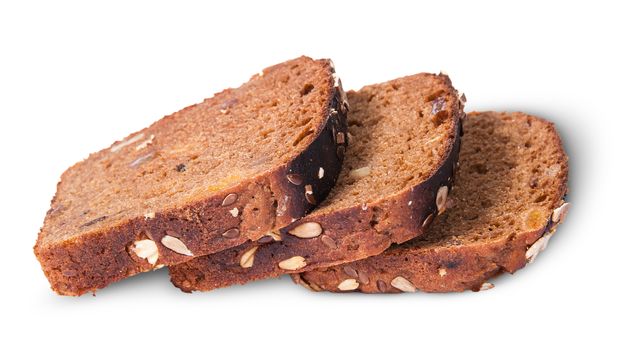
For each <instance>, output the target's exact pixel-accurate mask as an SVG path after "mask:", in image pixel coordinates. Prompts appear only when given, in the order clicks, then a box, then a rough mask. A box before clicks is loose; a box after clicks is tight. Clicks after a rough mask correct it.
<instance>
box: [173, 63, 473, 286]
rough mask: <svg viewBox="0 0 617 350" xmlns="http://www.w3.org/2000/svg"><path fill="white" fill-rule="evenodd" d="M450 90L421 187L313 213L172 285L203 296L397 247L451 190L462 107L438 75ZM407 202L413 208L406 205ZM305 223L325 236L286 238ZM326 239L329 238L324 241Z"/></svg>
mask: <svg viewBox="0 0 617 350" xmlns="http://www.w3.org/2000/svg"><path fill="white" fill-rule="evenodd" d="M437 78H438V79H442V80H443V81H444V82H446V84H447V86H449V89H450V90H449V91H447V92H446V93H447V94H452V96H454V99H455V100H456V101H458V102H457V103H455V104H453V109H452V110H451V111H450V118H454V120H455V123H453V128H452V130H451V131H450V133H451V135H452V136H453V137H452V138H450V139H449V141H448V142H449V144H448V147H447V152H446V153H445V154H444V156H443V158H442V159H441V161H440V162H439V163H438V166H436V167H435V170H434V172H433V173H432V174H431V175H430V176H429V177H428V178H427V179H426V180H425V181H423V182H421V183H420V184H418V185H416V186H415V187H413V188H409V189H408V190H406V191H404V192H402V193H399V194H398V195H395V196H392V197H388V198H384V199H382V200H381V201H378V202H375V203H372V204H368V205H363V204H362V203H358V204H357V205H356V206H353V207H350V208H346V209H343V210H338V211H336V212H332V213H323V214H319V215H318V214H312V215H311V216H310V217H308V218H305V219H301V220H298V221H296V222H295V223H293V224H291V225H289V226H287V227H285V228H282V229H281V230H280V234H281V238H282V241H280V242H267V243H266V244H260V243H259V242H247V243H245V244H243V245H241V246H238V247H234V248H231V249H227V250H225V251H222V252H219V253H216V254H211V255H208V256H202V257H199V258H196V259H193V260H191V261H189V262H187V263H184V264H180V265H176V266H172V267H170V269H169V272H170V276H171V282H172V283H173V284H174V285H175V286H176V287H178V288H180V289H182V290H183V291H185V292H191V291H196V290H199V291H207V290H211V289H215V288H221V287H226V286H230V285H233V284H245V283H247V282H250V281H254V280H259V279H265V278H271V277H275V276H279V275H282V274H285V273H290V272H292V271H290V270H286V269H282V268H281V267H280V266H279V265H278V264H279V263H280V262H281V261H284V260H286V259H289V258H291V257H303V258H304V262H305V263H306V266H305V267H300V268H298V269H295V270H293V271H295V272H301V271H307V270H311V269H315V268H320V267H326V266H331V265H336V264H341V263H344V262H349V261H354V260H358V259H362V258H365V257H369V256H373V255H376V254H379V253H381V252H383V251H384V250H385V249H387V248H388V247H389V246H390V245H391V244H392V243H402V242H404V241H407V240H409V239H411V238H413V237H416V236H418V235H419V234H421V233H422V232H423V230H424V229H425V228H426V227H427V226H428V225H429V224H430V221H431V219H427V218H429V217H431V218H432V217H434V216H435V215H437V206H436V193H437V191H438V189H439V188H440V187H442V186H447V187H448V188H451V185H452V181H453V173H454V168H455V167H456V165H457V160H458V154H459V149H460V136H461V135H462V126H461V123H460V120H461V119H462V118H463V117H464V112H463V103H462V101H460V100H458V95H457V92H456V90H454V88H453V87H452V85H451V82H450V80H449V78H448V77H447V76H445V75H439V76H438V77H437ZM410 203H413V205H411V206H410ZM306 222H317V223H319V224H320V225H321V227H322V228H323V231H324V233H323V234H322V235H321V237H320V238H321V239H320V238H314V239H303V238H298V237H296V236H294V235H292V234H289V231H290V230H293V229H294V228H296V227H298V226H299V225H302V224H304V223H306ZM324 236H325V237H329V239H327V238H326V239H327V241H326V240H324ZM256 247H257V250H256V251H255V254H254V262H253V265H252V266H251V267H250V268H243V267H242V266H240V264H239V261H240V260H241V257H242V256H243V254H244V253H245V252H248V251H250V250H251V249H254V248H256Z"/></svg>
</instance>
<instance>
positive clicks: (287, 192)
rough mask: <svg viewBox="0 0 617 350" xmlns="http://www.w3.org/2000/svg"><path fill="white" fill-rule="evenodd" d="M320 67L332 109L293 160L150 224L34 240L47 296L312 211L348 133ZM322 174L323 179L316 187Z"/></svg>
mask: <svg viewBox="0 0 617 350" xmlns="http://www.w3.org/2000/svg"><path fill="white" fill-rule="evenodd" d="M302 59H305V58H302ZM318 62H319V63H320V64H321V65H323V66H324V69H329V70H331V72H332V80H331V89H330V93H329V97H328V100H329V101H330V102H329V104H328V105H327V106H324V108H323V112H322V115H323V120H322V121H321V122H320V124H319V127H318V128H317V130H316V132H315V133H314V134H313V135H312V138H313V140H312V141H311V142H310V144H309V145H308V147H307V148H306V149H305V150H303V151H302V152H301V153H300V154H299V155H298V156H297V157H296V158H295V159H293V160H292V161H290V162H289V163H287V164H284V165H282V166H279V167H277V168H275V169H272V170H270V171H268V172H266V173H264V174H261V175H260V176H258V177H255V178H251V179H245V180H244V181H242V182H241V183H239V184H238V185H236V186H234V187H232V188H228V189H225V190H224V191H223V192H220V193H217V194H216V195H214V196H212V197H210V198H207V199H205V200H202V201H197V202H194V203H188V204H187V205H186V206H184V207H182V208H177V209H172V210H168V211H164V212H157V213H155V217H153V218H143V217H141V218H135V219H133V220H129V221H128V222H124V223H122V224H121V225H118V226H116V227H104V228H102V229H100V230H98V231H95V232H94V233H92V234H89V235H87V236H84V235H82V236H79V237H78V238H77V239H74V240H71V241H63V242H60V243H58V244H53V245H43V244H41V239H40V238H39V240H37V244H36V245H35V247H34V252H35V254H36V256H37V258H38V259H39V261H40V263H41V266H42V268H43V271H44V272H45V275H46V276H47V278H48V280H49V281H50V283H51V287H52V289H53V290H54V291H56V292H57V293H58V294H61V295H81V294H85V293H88V292H94V291H95V290H97V289H100V288H103V287H105V286H107V285H109V284H110V283H112V282H116V281H118V280H121V279H123V278H126V277H129V276H132V275H135V274H137V273H140V272H144V271H149V270H152V269H154V268H157V267H160V266H162V265H174V264H178V263H181V262H184V261H187V260H189V259H191V258H192V257H193V256H199V255H204V254H211V253H214V252H218V251H221V250H224V249H227V248H230V247H233V246H237V245H239V244H242V243H243V242H245V241H247V240H257V239H259V238H261V237H262V236H263V235H264V233H266V232H267V231H269V230H271V229H276V228H279V227H281V226H285V225H287V224H289V223H291V222H293V220H295V219H297V218H300V217H303V216H305V215H306V214H307V213H308V212H309V211H311V210H312V209H313V208H315V206H316V204H318V203H319V202H321V201H322V200H323V199H324V198H325V197H326V196H327V194H328V192H329V191H330V189H331V188H332V187H333V186H334V184H335V183H336V180H337V177H338V174H339V172H340V170H341V163H342V160H343V157H344V151H345V147H346V143H344V144H340V143H337V142H336V139H334V138H333V136H332V135H333V134H334V135H336V133H337V132H346V131H347V124H346V114H347V109H348V105H347V101H346V96H345V92H344V91H343V90H342V87H341V84H340V80H338V78H337V77H336V75H335V74H334V67H333V65H332V62H331V61H330V60H319V61H318ZM283 64H285V63H283ZM275 67H276V66H275ZM270 69H272V68H270ZM223 93H225V92H223ZM206 102H207V100H206ZM188 108H191V107H188ZM179 113H182V111H181V112H179ZM319 167H322V168H324V169H325V171H324V176H323V178H321V179H319V180H318V179H317V173H318V169H319ZM290 174H297V175H301V176H303V177H304V178H305V183H303V185H302V186H298V185H294V184H293V183H291V182H290V180H289V178H288V175H290ZM305 184H310V185H311V186H312V194H310V193H309V194H307V193H306V192H307V191H306V188H305ZM230 194H232V195H234V194H235V195H237V199H236V200H235V201H234V202H233V205H231V206H224V205H222V204H223V202H224V200H225V199H226V198H227V196H229V195H230ZM311 195H312V196H311ZM55 202H56V198H54V200H52V203H51V208H52V209H50V210H49V211H48V213H47V217H50V216H52V215H54V213H55V212H56V211H57V210H58V208H57V206H56V205H55ZM232 208H238V213H237V215H236V216H235V217H231V216H230V213H229V210H230V209H232ZM231 229H238V231H239V232H238V233H236V234H231V235H228V236H232V237H231V238H226V237H225V236H224V233H225V232H228V231H229V230H231ZM166 235H172V236H173V237H176V238H178V239H180V241H181V242H183V243H184V244H185V245H186V247H187V248H188V249H189V250H190V252H191V253H192V254H193V256H190V255H186V254H179V253H176V252H175V251H173V250H171V249H169V248H167V247H166V246H165V245H163V244H162V243H161V240H162V239H163V237H164V236H166ZM141 240H152V241H154V242H155V243H156V247H157V249H158V259H157V260H156V265H154V264H151V263H149V262H148V261H147V259H145V258H141V257H139V256H137V255H136V252H135V250H134V248H135V242H136V241H141Z"/></svg>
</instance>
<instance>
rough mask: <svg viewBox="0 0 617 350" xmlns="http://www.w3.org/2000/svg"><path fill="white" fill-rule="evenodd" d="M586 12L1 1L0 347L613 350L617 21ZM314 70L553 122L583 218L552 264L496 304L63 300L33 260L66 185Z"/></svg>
mask: <svg viewBox="0 0 617 350" xmlns="http://www.w3.org/2000/svg"><path fill="white" fill-rule="evenodd" d="M172 3H173V4H172ZM498 3H499V4H498ZM607 3H609V2H607ZM585 4H586V5H584V6H582V5H578V6H573V5H568V4H566V3H563V2H558V3H556V4H555V5H543V4H541V3H539V2H536V1H534V2H526V1H514V2H512V3H511V4H505V3H501V2H484V3H477V4H473V5H472V4H462V3H460V4H459V3H449V4H448V3H437V2H435V3H434V2H431V1H426V2H423V3H422V4H416V5H411V4H409V5H405V6H402V5H396V4H387V3H385V2H383V1H380V2H375V3H367V4H361V3H359V2H353V3H348V4H346V5H345V4H337V5H332V4H329V3H327V2H320V1H303V2H299V3H297V4H295V5H292V4H288V3H287V2H281V3H279V4H273V3H269V2H265V1H253V2H252V3H251V4H242V3H232V2H230V1H225V4H224V5H222V4H218V5H211V4H206V2H205V1H204V2H203V4H188V3H184V2H179V1H174V2H170V4H166V5H163V4H159V3H157V2H154V1H148V2H144V3H131V4H129V3H128V2H118V3H114V2H110V1H104V2H100V4H98V5H95V4H85V2H83V1H82V2H74V3H69V2H64V1H45V2H43V1H41V2H40V3H32V2H29V1H14V2H13V4H10V3H8V2H4V1H3V2H2V3H1V4H0V118H1V120H0V164H2V165H1V171H0V189H1V194H0V205H1V208H0V228H1V232H0V234H1V237H2V239H1V242H2V244H1V245H0V259H1V261H0V266H1V269H2V270H1V274H2V275H1V278H0V283H1V290H0V293H2V294H1V296H0V303H1V304H0V305H1V307H0V317H1V323H2V325H0V334H1V335H0V348H3V349H10V348H15V347H20V348H23V347H25V346H30V345H32V346H34V347H33V348H35V349H52V348H63V349H69V348H78V347H82V348H86V349H110V348H112V349H113V348H132V349H155V348H162V347H168V348H169V347H173V348H175V349H189V348H210V349H220V348H224V349H226V348H233V349H236V348H244V349H261V348H265V347H266V346H267V347H268V348H272V349H275V348H285V349H303V348H306V349H321V348H323V349H335V348H338V349H347V348H373V349H375V348H377V349H385V348H392V347H396V348H404V349H407V348H410V349H411V348H417V349H427V348H434V347H438V348H439V347H449V348H452V347H456V348H525V349H527V348H539V347H540V346H550V348H554V347H557V346H562V347H563V346H576V347H582V346H586V347H590V348H609V347H611V348H613V349H615V346H617V344H616V343H617V342H616V340H615V335H614V332H615V326H616V321H615V315H616V314H617V308H616V302H615V294H614V293H615V286H616V283H615V276H616V273H615V261H616V259H615V254H616V252H615V247H616V246H617V241H616V239H615V237H616V236H617V232H616V229H615V214H614V210H615V207H616V206H615V204H614V203H613V201H614V198H615V194H616V193H615V188H614V183H615V180H614V177H615V171H614V169H615V166H614V165H615V161H616V157H615V139H616V136H615V135H616V134H615V127H616V126H617V123H616V122H615V119H616V118H617V116H616V115H615V110H616V107H615V104H616V101H617V97H616V96H615V92H616V89H615V79H616V78H617V74H616V72H617V70H616V64H617V55H616V54H615V49H616V35H615V33H616V32H617V25H616V24H615V14H616V13H617V12H616V11H615V10H613V9H611V8H609V7H607V6H604V5H602V4H601V3H596V4H593V3H592V2H590V1H586V2H585ZM302 54H306V55H309V56H312V57H314V58H320V57H329V58H332V59H333V60H334V62H335V63H336V66H337V70H338V72H339V74H340V76H341V77H342V79H343V84H344V86H345V87H346V88H347V89H350V88H353V89H357V88H360V87H361V86H363V85H366V84H370V83H377V82H381V81H386V80H389V79H392V78H396V77H399V76H403V75H408V74H412V73H416V72H420V71H429V72H438V71H440V70H444V71H447V72H448V73H449V74H450V76H451V78H452V80H453V82H454V84H455V86H456V87H457V88H458V89H459V90H460V91H463V92H465V93H466V95H467V98H468V101H469V102H468V104H467V110H468V111H471V110H484V109H496V110H522V111H526V112H530V113H533V114H537V115H539V116H542V117H545V118H548V119H550V120H552V121H554V122H555V123H556V124H557V126H558V128H559V131H560V132H561V133H562V136H563V139H564V142H565V147H566V149H567V152H568V153H569V155H570V158H571V163H570V171H571V179H570V188H571V193H570V196H569V200H570V201H571V202H572V203H573V208H572V210H571V211H570V215H569V217H568V219H567V220H566V223H565V224H564V225H562V226H561V227H560V229H559V231H558V234H557V235H556V236H555V237H554V238H553V239H552V240H551V244H550V246H549V248H548V250H547V251H545V252H544V253H543V254H541V255H540V256H539V258H538V259H537V260H536V262H535V263H534V264H532V265H530V266H529V267H527V268H526V269H524V270H522V271H519V272H518V273H516V274H515V275H514V276H509V275H508V276H503V277H500V278H497V279H495V280H494V281H493V282H494V283H495V285H496V287H495V288H494V289H492V290H490V291H485V292H481V293H471V292H466V293H461V294H441V295H431V294H421V293H417V294H405V295H403V294H401V295H375V296H370V295H356V294H354V295H351V294H348V295H332V294H326V293H309V292H308V291H306V290H304V289H303V288H300V287H298V286H295V285H293V284H292V283H291V282H290V281H289V280H288V278H282V279H279V280H271V281H263V282H259V283H254V284H251V285H247V286H243V287H232V288H227V289H224V290H219V291H214V292H209V293H196V294H192V295H189V294H183V293H181V292H180V291H178V290H176V289H175V288H174V287H173V286H171V285H170V284H169V283H168V278H167V275H166V273H167V271H166V270H161V271H157V272H154V273H148V274H144V275H141V276H138V277H134V278H130V279H128V280H125V281H123V282H120V283H117V284H115V285H113V286H110V287H109V288H106V289H103V290H101V291H100V292H98V293H97V295H96V297H92V296H91V295H86V296H82V297H79V298H72V297H59V296H57V295H55V294H53V293H52V291H51V290H50V289H49V285H48V283H47V280H46V279H45V277H44V276H43V273H42V272H41V270H40V266H39V264H38V262H37V261H36V259H35V257H34V255H33V253H32V246H33V245H34V242H35V239H36V235H37V232H38V230H39V228H40V226H41V224H42V222H43V217H44V215H45V212H46V210H47V209H48V205H49V201H50V200H51V198H52V196H53V194H54V191H55V185H56V182H57V180H58V178H59V176H60V174H61V173H62V171H64V169H66V168H67V167H68V166H70V165H71V164H73V163H75V162H76V161H78V160H80V159H82V158H83V157H86V156H87V155H88V154H89V153H90V152H94V151H96V150H98V149H101V148H104V147H107V146H109V145H110V144H111V143H112V142H113V141H114V140H118V139H122V138H123V137H124V136H126V135H127V134H129V133H130V132H132V131H135V130H137V129H140V128H142V127H144V126H146V125H149V124H150V123H151V122H153V121H155V120H157V119H158V118H160V117H162V116H163V115H165V114H169V113H171V112H174V111H176V110H178V109H180V108H182V107H184V106H187V105H189V104H192V103H195V102H198V101H201V100H202V99H203V98H205V97H208V96H211V95H212V94H213V93H214V92H217V91H219V90H222V89H224V88H226V87H233V86H238V85H240V84H241V83H242V82H244V81H245V80H247V79H248V78H249V77H250V76H251V75H252V74H254V73H257V72H259V71H260V70H261V69H262V68H264V67H266V66H269V65H271V64H275V63H278V62H281V61H284V60H287V59H291V58H294V57H296V56H299V55H302Z"/></svg>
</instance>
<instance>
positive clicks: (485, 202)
mask: <svg viewBox="0 0 617 350" xmlns="http://www.w3.org/2000/svg"><path fill="white" fill-rule="evenodd" d="M464 127H465V136H464V137H463V141H462V142H463V143H462V148H461V155H460V161H461V167H460V170H459V172H458V173H457V180H456V186H455V188H454V189H453V191H452V195H451V196H450V197H449V199H448V201H449V202H448V206H450V207H451V208H449V209H448V210H447V211H446V213H445V215H442V216H440V217H439V218H438V219H437V220H435V223H434V224H433V225H432V227H431V228H430V229H429V230H428V232H427V233H426V234H425V235H423V236H422V237H418V238H415V239H413V240H411V241H409V242H407V243H404V244H402V245H398V246H393V247H391V248H390V249H388V250H387V251H386V252H384V253H383V254H381V255H378V256H374V257H371V258H368V259H365V260H361V261H356V262H353V263H349V264H343V265H339V266H334V267H329V268H326V269H319V270H315V271H309V272H305V273H303V274H301V275H295V276H294V280H295V281H296V282H298V283H301V284H302V285H304V286H306V287H308V288H310V289H313V290H328V291H333V292H339V291H351V290H354V291H360V292H365V293H395V292H401V291H404V292H414V291H416V290H421V291H426V292H453V291H463V290H468V289H471V290H476V291H477V290H484V289H488V288H492V286H493V285H492V284H491V283H490V282H487V280H488V279H489V278H491V277H493V276H494V275H496V274H498V273H500V272H502V271H507V272H510V273H513V272H514V271H516V270H517V269H520V268H522V267H524V266H525V265H526V264H527V263H528V262H532V261H533V260H534V259H535V257H536V255H537V254H538V253H539V252H540V251H541V250H543V249H544V248H545V247H546V244H547V243H548V240H549V238H550V237H551V236H552V235H553V233H554V232H555V229H556V227H557V225H558V224H559V223H561V222H563V220H564V217H565V213H566V211H567V208H568V206H569V205H568V204H567V203H565V202H564V196H565V194H566V191H567V175H568V158H567V156H566V154H565V152H564V150H563V147H562V145H561V141H560V139H559V135H558V134H557V131H556V130H555V127H554V125H553V124H552V123H549V122H547V121H545V120H542V119H540V118H536V117H533V116H529V115H525V114H523V113H496V112H483V113H471V114H469V118H467V120H466V121H465V124H464ZM361 274H363V275H364V276H365V279H364V280H362V279H359V278H358V276H359V275H361Z"/></svg>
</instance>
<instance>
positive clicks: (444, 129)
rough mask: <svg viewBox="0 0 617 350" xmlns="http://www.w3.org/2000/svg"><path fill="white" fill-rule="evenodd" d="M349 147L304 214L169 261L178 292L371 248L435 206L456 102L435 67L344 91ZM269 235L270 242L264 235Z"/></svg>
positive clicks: (350, 256)
mask: <svg viewBox="0 0 617 350" xmlns="http://www.w3.org/2000/svg"><path fill="white" fill-rule="evenodd" d="M348 96H349V103H350V106H351V107H350V108H351V109H350V112H349V115H348V124H349V134H348V135H345V134H344V133H340V134H338V135H337V139H340V141H341V142H343V141H344V140H348V141H349V143H350V146H349V151H348V152H347V156H346V159H345V161H344V164H343V170H342V172H341V176H340V177H339V181H338V183H337V185H336V187H335V188H334V189H333V190H332V192H331V194H330V196H329V197H328V198H327V199H326V200H325V201H324V203H323V204H322V205H321V206H320V207H319V208H318V209H317V210H315V211H314V212H313V213H311V214H310V215H308V216H307V217H305V218H302V219H300V220H298V221H296V222H294V223H293V224H291V225H289V226H288V227H285V228H283V229H281V230H280V232H279V231H277V232H273V233H272V234H271V236H270V237H265V238H264V239H263V240H260V241H259V242H248V243H245V244H243V245H241V246H239V247H235V248H232V249H228V250H225V251H222V252H220V253H216V254H212V255H208V256H203V257H200V258H197V259H194V260H191V261H189V262H187V263H184V264H180V265H177V266H174V267H170V269H169V271H170V275H171V280H172V282H173V283H174V284H175V285H176V286H177V287H179V288H181V289H182V290H184V291H193V290H210V289H213V288H220V287H224V286H229V285H231V284H242V283H246V282H249V281H252V280H257V279H263V278H269V277H274V276H277V275H281V274H284V273H290V272H299V271H305V270H308V269H314V268H317V267H323V266H330V265H333V264H340V263H343V262H347V261H353V260H358V259H362V258H366V257H368V256H372V255H376V254H379V253H381V252H382V251H384V250H385V249H386V248H388V247H389V246H390V244H392V242H397V243H401V242H404V241H406V240H409V239H411V238H413V237H415V236H417V235H419V234H421V233H422V232H423V230H424V229H425V228H426V227H427V226H428V225H429V224H430V222H431V220H432V218H433V217H434V216H435V215H437V213H438V212H442V211H443V209H444V203H445V202H444V200H445V196H446V195H447V192H448V187H449V186H450V183H451V181H452V174H453V169H454V167H455V165H456V160H457V157H458V150H459V139H460V137H459V136H460V132H461V130H460V118H461V117H462V116H463V104H462V102H461V101H460V100H459V96H458V94H457V92H456V90H455V89H454V88H453V87H452V84H451V82H450V79H449V78H448V77H447V76H445V75H434V74H417V75H413V76H409V77H405V78H400V79H396V80H392V81H390V82H387V83H382V84H376V85H371V86H367V87H364V88H362V89H361V90H360V91H358V92H354V91H351V92H349V93H348ZM271 241H278V242H271Z"/></svg>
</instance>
